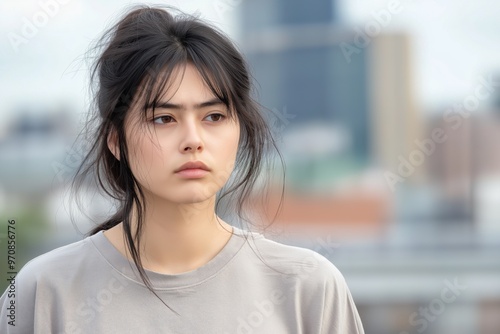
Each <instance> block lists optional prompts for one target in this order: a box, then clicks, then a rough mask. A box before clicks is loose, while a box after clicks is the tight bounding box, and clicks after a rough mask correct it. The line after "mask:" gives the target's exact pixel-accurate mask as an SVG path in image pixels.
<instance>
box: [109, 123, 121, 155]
mask: <svg viewBox="0 0 500 334" xmlns="http://www.w3.org/2000/svg"><path fill="white" fill-rule="evenodd" d="M107 144H108V148H109V150H110V151H111V153H113V155H114V156H115V158H116V159H117V160H120V148H119V145H118V138H117V135H116V131H115V129H111V131H110V132H109V134H108V140H107Z"/></svg>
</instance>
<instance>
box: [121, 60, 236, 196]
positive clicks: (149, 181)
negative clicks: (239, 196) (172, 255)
mask: <svg viewBox="0 0 500 334" xmlns="http://www.w3.org/2000/svg"><path fill="white" fill-rule="evenodd" d="M172 76H173V79H172V81H171V84H170V85H167V86H168V87H167V88H166V89H165V91H164V92H163V95H162V98H160V100H159V103H158V105H157V107H156V109H155V112H154V116H153V115H152V113H148V119H147V120H144V119H143V118H144V117H143V112H138V111H139V110H138V109H137V108H136V109H135V110H131V112H130V114H129V116H127V118H126V120H125V134H126V137H127V143H128V146H129V164H130V168H131V170H132V172H133V174H134V176H135V177H136V179H137V180H138V182H139V183H140V185H141V187H142V189H143V190H144V191H145V195H146V198H149V197H150V196H152V198H154V199H158V198H160V199H161V200H167V201H170V202H172V203H179V204H188V203H195V202H201V201H204V200H207V199H209V198H211V197H212V196H214V195H215V194H216V192H217V191H218V190H220V189H221V188H222V187H223V186H224V184H225V183H226V181H227V180H228V178H229V176H230V174H231V172H232V170H233V167H234V162H235V159H236V153H237V150H238V142H239V137H240V127H239V122H238V120H237V119H236V120H231V119H230V118H229V111H228V110H227V108H226V106H225V105H224V104H223V103H222V102H221V101H219V100H218V99H217V98H216V96H214V95H213V93H212V92H211V91H210V89H209V88H208V87H207V86H206V84H205V82H204V81H203V79H202V77H201V75H200V74H199V72H198V70H197V69H196V67H194V66H193V65H192V64H188V65H186V69H185V72H184V75H182V71H174V72H173V74H172ZM162 104H163V106H162ZM189 161H201V162H203V163H204V164H205V165H206V166H207V167H208V168H209V169H210V170H209V171H208V172H206V173H204V175H203V176H201V177H197V178H192V177H187V176H186V175H182V174H181V173H177V172H176V170H178V169H179V168H180V167H181V165H183V164H184V163H186V162H189Z"/></svg>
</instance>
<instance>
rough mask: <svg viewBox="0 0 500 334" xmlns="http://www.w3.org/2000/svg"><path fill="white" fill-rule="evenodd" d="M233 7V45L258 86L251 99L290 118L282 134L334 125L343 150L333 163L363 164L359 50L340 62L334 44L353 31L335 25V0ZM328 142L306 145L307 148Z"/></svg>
mask: <svg viewBox="0 0 500 334" xmlns="http://www.w3.org/2000/svg"><path fill="white" fill-rule="evenodd" d="M240 8H241V10H242V15H241V22H242V33H241V35H242V39H243V41H242V43H241V44H242V47H243V48H244V51H245V54H246V55H247V57H248V59H249V62H250V66H251V71H252V73H253V74H254V76H255V78H256V80H257V82H258V89H259V96H258V99H259V101H260V102H261V103H262V104H263V105H264V106H265V107H267V108H269V109H271V110H273V109H274V110H275V111H276V112H277V113H279V114H280V115H281V116H284V117H287V116H290V119H287V120H285V121H286V122H287V124H286V126H281V128H283V129H282V130H283V132H284V133H285V132H286V131H287V130H288V129H291V128H294V127H296V126H297V127H299V128H300V126H302V125H305V124H306V123H309V122H316V123H317V122H320V123H322V124H325V125H326V126H328V125H329V124H331V125H334V126H335V127H336V128H339V127H341V128H342V130H345V132H347V133H348V135H349V138H350V140H349V141H347V142H348V143H349V146H348V147H347V148H346V149H345V152H344V153H343V156H342V157H339V156H338V155H337V156H335V160H336V161H341V160H342V159H343V158H345V159H347V160H356V161H359V162H361V165H362V164H364V163H366V161H367V160H368V159H369V155H370V152H369V150H370V148H369V140H370V125H369V113H368V100H367V69H366V54H367V53H366V50H365V49H359V52H358V53H356V54H355V55H353V56H352V57H351V58H350V59H347V58H346V57H345V55H344V52H343V50H342V48H341V47H340V44H341V43H352V41H353V38H354V34H353V32H352V31H350V30H348V29H346V28H341V27H340V26H339V25H338V24H337V20H338V15H337V12H336V7H335V2H333V1H324V0H323V1H319V0H315V1H307V2H306V1H302V0H277V1H265V0H252V1H245V2H243V3H242V4H241V6H240ZM280 115H278V118H279V117H280ZM274 117H275V116H274ZM288 121H289V122H288ZM278 122H279V120H278ZM329 144H330V143H324V142H322V141H318V142H310V145H311V146H315V147H320V146H322V145H329Z"/></svg>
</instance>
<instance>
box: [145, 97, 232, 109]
mask: <svg viewBox="0 0 500 334" xmlns="http://www.w3.org/2000/svg"><path fill="white" fill-rule="evenodd" d="M219 104H222V105H225V103H224V102H222V101H221V100H220V99H219V98H213V99H211V100H208V101H205V102H202V103H198V104H195V105H194V108H195V109H202V108H207V107H213V106H216V105H219ZM148 107H149V108H152V107H153V103H151V104H150V105H149V106H148ZM155 109H179V110H182V109H186V106H185V105H183V104H175V103H170V102H158V104H156V106H155Z"/></svg>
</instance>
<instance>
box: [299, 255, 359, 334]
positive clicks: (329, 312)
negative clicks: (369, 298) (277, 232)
mask: <svg viewBox="0 0 500 334" xmlns="http://www.w3.org/2000/svg"><path fill="white" fill-rule="evenodd" d="M315 258H316V259H317V261H318V262H317V265H318V268H317V269H318V271H317V272H316V271H315V272H313V274H312V275H311V277H312V279H311V281H310V284H309V285H308V290H309V289H310V290H311V291H309V293H308V295H309V296H310V297H309V298H308V299H307V307H306V311H305V312H306V313H307V319H308V320H307V325H306V327H307V329H306V331H305V332H306V333H318V334H364V329H363V325H362V323H361V319H360V317H359V314H358V310H357V308H356V305H355V304H354V301H353V298H352V295H351V292H350V291H349V288H348V286H347V283H346V281H345V279H344V276H343V275H342V274H341V272H340V271H339V270H338V269H337V267H336V266H335V265H334V264H333V263H331V262H330V261H329V260H328V259H326V258H325V257H324V256H322V255H320V254H318V253H315Z"/></svg>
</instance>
